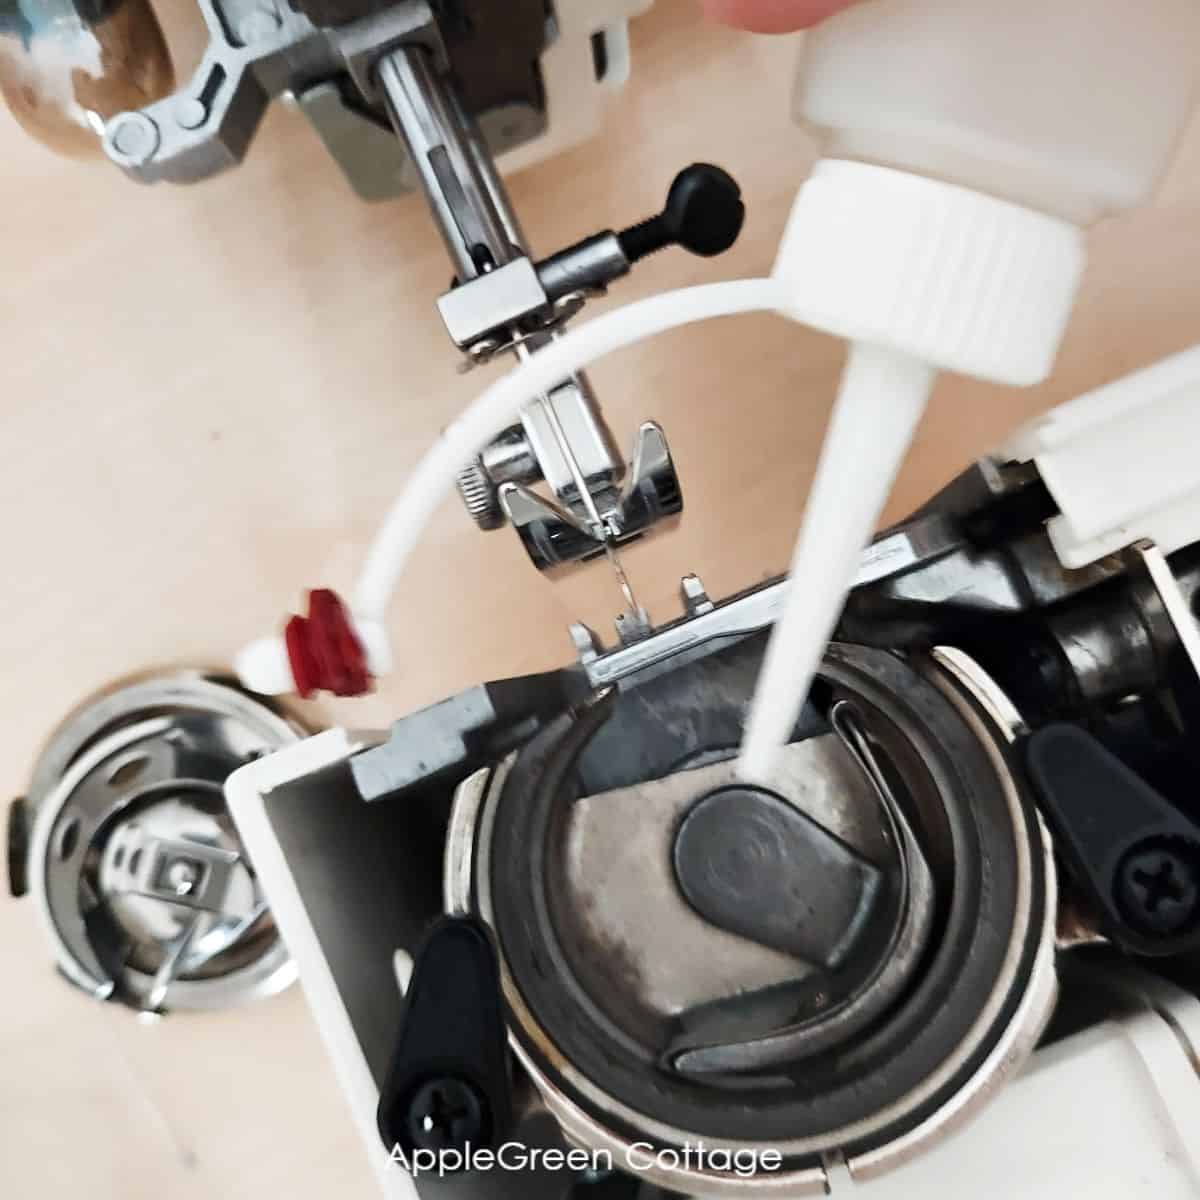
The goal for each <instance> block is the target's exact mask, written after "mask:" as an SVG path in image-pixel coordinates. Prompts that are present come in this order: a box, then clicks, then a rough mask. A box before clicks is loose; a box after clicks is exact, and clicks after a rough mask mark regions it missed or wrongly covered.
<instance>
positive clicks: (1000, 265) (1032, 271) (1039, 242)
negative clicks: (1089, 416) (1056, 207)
mask: <svg viewBox="0 0 1200 1200" xmlns="http://www.w3.org/2000/svg"><path fill="white" fill-rule="evenodd" d="M1084 257H1085V251H1084V242H1083V235H1082V233H1081V231H1080V230H1079V229H1078V228H1077V227H1076V226H1075V225H1072V224H1070V223H1069V222H1067V221H1062V220H1059V219H1058V218H1056V217H1050V216H1046V215H1045V214H1043V213H1039V212H1034V211H1033V210H1032V209H1028V208H1023V207H1022V206H1021V205H1018V204H1011V203H1009V202H1008V201H1005V200H997V199H995V198H994V197H992V196H988V195H984V194H983V193H980V192H973V191H971V190H970V189H968V188H964V187H959V186H957V185H955V184H949V183H943V182H941V181H939V180H936V179H929V178H926V177H925V176H921V175H913V174H910V173H908V172H906V171H897V170H893V169H892V168H890V167H878V166H872V165H870V164H868V163H860V162H850V161H846V160H842V159H823V160H821V161H820V162H818V163H817V165H816V167H815V168H814V169H813V172H812V174H811V175H810V176H809V178H808V180H807V181H806V182H805V183H804V185H803V187H801V189H800V191H799V193H798V194H797V196H796V202H795V204H794V205H793V207H792V213H791V216H790V218H789V219H788V225H787V229H786V231H785V233H784V236H783V241H782V242H781V243H780V247H779V255H778V257H777V259H776V260H775V270H774V276H775V279H776V281H777V282H779V283H780V284H781V285H782V290H783V293H784V299H783V302H782V304H781V311H783V312H784V313H786V314H787V315H788V316H790V317H792V318H793V319H794V320H797V321H800V322H802V323H803V324H805V325H811V326H813V327H815V328H817V329H822V330H825V331H826V332H828V333H832V334H836V335H837V336H839V337H843V338H846V339H848V340H849V341H857V342H873V343H876V344H878V345H883V346H887V347H889V348H891V349H893V350H897V351H900V352H902V353H905V354H909V355H911V356H913V357H914V358H917V359H920V360H922V361H923V362H926V363H929V364H931V365H932V366H935V367H938V368H941V369H943V370H949V371H957V372H960V373H962V374H964V375H972V376H975V377H976V378H979V379H986V380H990V381H992V382H995V383H1005V384H1011V385H1016V386H1027V385H1030V384H1034V383H1039V382H1041V381H1042V380H1043V379H1045V378H1046V376H1047V375H1049V373H1050V369H1051V367H1052V366H1053V364H1054V358H1055V355H1056V354H1057V351H1058V346H1059V342H1060V341H1061V340H1062V335H1063V331H1064V330H1065V328H1066V324H1067V320H1068V318H1069V317H1070V315H1071V308H1072V306H1073V304H1074V301H1075V293H1076V291H1077V289H1078V286H1079V280H1080V277H1081V275H1082V272H1083V265H1084Z"/></svg>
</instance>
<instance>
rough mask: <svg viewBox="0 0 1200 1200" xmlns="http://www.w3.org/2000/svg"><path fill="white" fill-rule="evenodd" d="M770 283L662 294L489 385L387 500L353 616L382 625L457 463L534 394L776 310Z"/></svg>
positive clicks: (599, 321)
mask: <svg viewBox="0 0 1200 1200" xmlns="http://www.w3.org/2000/svg"><path fill="white" fill-rule="evenodd" d="M778 300H779V286H778V284H776V283H775V282H774V280H771V279H739V280H729V281H726V282H723V283H710V284H703V285H701V286H699V287H690V288H680V289H678V290H676V291H672V292H663V293H661V294H660V295H657V296H651V297H649V298H648V299H646V300H639V301H636V302H635V303H633V304H628V305H625V306H624V307H623V308H618V309H615V310H614V311H612V312H609V313H605V314H604V315H603V316H600V317H597V318H595V319H594V320H592V321H589V322H588V323H587V324H586V325H580V326H579V327H577V328H576V329H573V330H571V331H570V332H569V333H566V334H564V335H563V336H562V337H561V338H559V339H558V340H557V341H554V342H551V343H550V344H549V345H548V346H545V347H544V348H543V349H541V350H539V351H538V352H537V353H536V354H534V355H532V356H531V357H530V358H528V359H526V360H525V361H524V362H523V363H521V364H520V365H519V366H517V367H516V368H514V369H513V370H512V371H510V372H509V373H508V374H507V375H505V376H504V377H503V378H501V379H498V380H497V381H496V382H495V383H493V384H492V385H491V386H490V387H489V388H488V389H487V391H485V392H484V393H483V394H482V395H481V396H480V397H479V398H478V399H477V400H475V401H474V403H473V404H471V405H470V407H469V408H468V409H467V410H466V411H465V412H464V413H463V414H462V416H460V417H458V418H457V419H456V420H454V421H453V422H452V423H451V424H450V425H448V426H447V427H446V428H445V430H444V431H443V433H442V435H441V437H439V438H438V440H437V441H436V442H435V443H434V444H433V446H431V447H430V449H429V450H428V451H427V452H426V453H425V456H424V457H423V458H422V459H421V461H420V462H419V463H418V464H417V466H416V469H415V470H414V471H413V472H412V474H411V475H410V476H409V478H408V482H407V483H406V484H405V486H404V490H403V491H402V492H401V493H400V495H399V496H398V497H397V499H396V501H395V502H394V503H393V505H392V507H391V509H390V511H389V512H388V514H387V517H386V518H385V519H384V522H383V525H382V527H381V528H380V530H379V532H378V534H376V536H375V540H374V542H373V543H372V544H371V549H370V551H369V552H368V554H367V560H366V562H365V563H364V565H363V569H362V572H361V574H360V575H359V578H358V586H357V588H356V590H355V593H354V600H353V604H352V611H353V613H354V616H355V618H356V619H357V620H358V621H360V622H369V623H376V622H382V621H383V619H384V615H385V613H386V612H387V608H388V605H389V604H390V602H391V599H392V594H393V593H394V592H395V590H396V583H397V581H398V579H399V578H400V573H401V572H402V571H403V569H404V565H405V563H406V562H407V561H408V558H409V555H410V554H411V553H412V552H413V549H414V548H415V546H416V544H417V542H418V541H420V538H421V535H422V533H423V531H424V529H425V525H426V524H427V522H428V521H429V518H430V517H431V516H432V515H433V512H434V510H435V509H436V508H437V506H438V504H439V503H440V502H441V500H442V498H443V496H445V494H446V493H447V492H448V491H449V490H450V488H451V487H452V485H453V483H454V479H455V476H456V475H457V473H458V471H459V469H460V468H461V466H462V464H463V463H464V462H466V461H467V460H468V459H469V458H470V457H471V455H473V454H476V453H478V452H479V448H480V447H481V446H483V445H485V444H486V443H487V442H488V441H489V440H490V439H491V438H493V437H495V436H496V434H498V433H500V431H501V430H503V429H504V428H505V426H507V425H509V424H510V423H511V422H512V420H513V419H514V417H516V415H517V414H518V413H519V412H520V410H521V409H522V408H523V407H524V406H525V405H526V404H528V403H529V402H530V401H531V400H532V399H533V398H534V397H535V396H537V395H539V394H540V393H542V392H544V391H546V390H547V389H548V388H550V387H552V386H553V385H554V384H556V383H559V382H560V381H561V380H563V379H565V378H566V377H567V376H569V375H570V374H571V373H572V372H574V371H578V370H581V369H582V368H583V367H585V366H587V365H588V364H589V363H591V362H593V361H594V360H595V359H597V358H600V357H602V356H603V355H605V354H608V353H610V352H611V351H613V350H619V349H621V348H622V347H624V346H632V345H633V344H635V343H636V342H640V341H643V340H644V339H646V338H649V337H653V336H654V335H655V334H657V333H662V332H664V331H665V330H668V329H673V328H675V327H676V326H679V325H688V324H691V323H692V322H694V321H703V320H707V319H709V318H711V317H723V316H730V315H733V314H735V313H745V312H756V311H761V310H764V309H774V308H776V306H777V304H778Z"/></svg>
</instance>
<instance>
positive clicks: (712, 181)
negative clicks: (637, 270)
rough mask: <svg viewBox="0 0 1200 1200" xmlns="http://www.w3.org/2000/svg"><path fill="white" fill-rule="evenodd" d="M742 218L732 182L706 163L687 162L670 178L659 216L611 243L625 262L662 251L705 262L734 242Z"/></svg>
mask: <svg viewBox="0 0 1200 1200" xmlns="http://www.w3.org/2000/svg"><path fill="white" fill-rule="evenodd" d="M745 217H746V206H745V205H744V204H743V203H742V189H741V188H739V187H738V185H737V180H735V179H734V178H733V176H732V175H730V174H729V173H728V172H726V171H722V170H721V168H720V167H714V166H713V165H712V164H711V163H693V164H692V165H691V166H690V167H685V168H684V169H683V170H682V171H680V172H679V174H678V175H676V176H675V181H674V182H673V183H672V184H671V190H670V191H669V192H668V193H667V203H666V207H665V208H664V209H663V210H662V212H661V213H659V214H658V216H656V217H650V218H649V220H646V221H642V222H641V223H640V224H638V225H633V226H631V227H630V228H629V229H626V230H625V231H624V232H622V233H619V234H617V240H618V241H619V242H620V243H621V249H622V250H623V251H624V253H625V257H626V258H628V259H629V261H630V262H631V263H635V262H637V261H638V259H640V258H645V257H646V255H647V254H653V253H654V252H655V251H656V250H662V249H664V248H665V247H667V246H682V247H683V248H684V249H685V250H690V251H691V252H692V253H693V254H700V255H703V256H704V257H705V258H711V257H712V256H713V255H714V254H721V253H723V252H724V251H726V250H728V249H729V247H730V246H732V245H733V243H734V242H736V241H737V238H738V234H739V233H741V231H742V222H743V221H744V220H745Z"/></svg>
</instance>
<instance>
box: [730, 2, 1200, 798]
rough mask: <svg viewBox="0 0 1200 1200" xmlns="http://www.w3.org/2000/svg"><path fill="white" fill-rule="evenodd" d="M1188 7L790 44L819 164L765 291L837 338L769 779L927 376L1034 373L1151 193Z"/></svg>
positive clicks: (1017, 17) (840, 29)
mask: <svg viewBox="0 0 1200 1200" xmlns="http://www.w3.org/2000/svg"><path fill="white" fill-rule="evenodd" d="M1198 77H1200V0H1138V2H1137V3H1131V2H1129V0H867V2H866V3H861V4H856V5H854V6H852V7H851V8H849V9H847V10H845V11H844V12H842V13H840V14H838V15H837V16H836V17H833V18H832V19H830V20H829V21H827V22H826V23H825V24H823V25H822V26H820V27H818V28H817V29H816V30H814V31H813V32H811V33H810V34H809V35H808V36H807V40H806V43H805V47H804V52H803V54H802V60H801V71H800V76H799V81H798V84H797V88H796V94H795V114H796V116H797V118H798V119H800V120H801V121H803V122H805V123H806V124H807V125H808V126H809V127H810V128H812V129H813V130H814V131H815V132H816V134H817V136H818V139H819V141H820V143H821V145H822V149H823V153H824V157H823V158H822V159H821V160H820V161H819V162H818V163H817V165H816V167H815V169H814V170H813V172H812V175H811V176H810V177H809V179H808V180H807V181H806V182H805V184H804V185H803V186H802V187H801V189H800V192H799V194H798V196H797V198H796V202H795V205H794V207H793V210H792V214H791V217H790V218H789V222H788V227H787V231H786V233H785V235H784V238H783V241H782V243H781V246H780V250H779V255H778V258H777V260H776V265H775V271H774V275H775V278H776V280H777V281H779V282H780V284H781V285H782V291H783V294H784V297H785V298H784V301H783V304H782V307H783V310H784V311H785V312H787V313H788V314H789V315H790V316H792V317H794V318H795V319H796V320H799V321H802V322H803V323H805V324H808V325H813V326H815V327H817V328H819V329H824V330H826V331H828V332H830V333H834V334H837V335H839V336H841V337H844V338H846V339H848V340H849V341H850V342H851V343H852V345H851V349H850V356H849V360H848V363H847V367H846V373H845V375H844V376H843V380H842V386H841V390H840V393H839V396H838V400H837V403H836V405H835V408H834V413H833V417H832V419H831V423H830V429H829V433H828V435H827V438H826V443H825V447H824V449H823V452H822V456H821V461H820V464H819V466H818V470H817V476H816V479H815V480H814V483H813V488H812V491H811V493H810V497H809V502H808V506H807V509H806V511H805V516H804V521H803V524H802V527H801V531H800V535H799V537H798V539H797V543H796V549H795V553H794V555H793V559H792V565H791V579H792V585H791V588H790V590H789V596H788V600H787V604H786V606H785V610H784V614H783V616H782V617H781V619H780V622H779V624H778V626H777V628H776V630H775V635H774V636H773V638H772V640H771V644H770V647H769V649H768V652H767V657H766V660H765V662H764V666H763V670H762V673H761V675H760V678H759V685H758V692H757V694H756V697H755V703H754V706H753V709H752V712H751V716H750V722H749V726H748V729H747V734H746V740H745V742H744V743H743V750H742V756H741V764H740V769H741V773H742V774H743V776H744V777H746V778H747V779H749V780H753V781H757V782H767V781H768V780H769V778H770V776H771V774H772V768H773V764H774V761H775V755H776V752H777V750H778V748H779V746H781V745H782V744H783V743H784V742H786V741H787V739H788V736H789V734H790V731H791V729H792V728H793V727H794V725H795V722H796V718H797V716H798V713H799V709H800V706H801V704H802V703H803V700H804V696H805V694H806V692H807V689H808V686H809V684H810V682H811V680H812V677H813V674H814V672H815V671H816V668H817V665H818V663H819V661H820V657H821V654H822V653H823V651H824V647H825V644H826V643H827V641H828V640H829V637H830V636H831V634H832V632H833V628H834V625H835V623H836V621H837V618H838V615H839V613H840V610H841V606H842V603H843V601H844V597H845V594H846V591H847V590H848V588H849V586H850V584H851V582H852V579H853V575H854V571H855V568H856V564H857V561H858V556H859V553H860V552H861V550H862V548H863V546H864V545H865V544H866V542H867V541H869V540H870V538H871V536H872V534H873V532H874V529H875V526H876V523H877V521H878V519H879V514H880V511H881V510H882V507H883V504H884V502H885V501H886V499H887V496H888V493H889V491H890V489H891V485H892V482H893V480H894V478H895V474H896V471H897V470H898V468H899V465H900V463H901V462H902V460H903V457H904V454H905V452H906V450H907V447H908V443H909V441H910V440H911V437H912V434H913V431H914V430H915V428H916V425H917V423H918V422H919V420H920V416H921V413H922V411H923V409H924V405H925V401H926V398H927V396H928V393H929V390H930V388H931V386H932V383H933V380H934V377H935V373H936V371H937V370H939V369H946V370H953V371H959V372H962V373H964V374H968V375H972V376H975V377H977V378H981V379H987V380H991V381H994V382H998V383H1006V384H1012V385H1019V386H1025V385H1030V384H1035V383H1039V382H1041V381H1042V380H1043V379H1045V378H1046V376H1047V375H1048V374H1049V373H1050V370H1051V368H1052V366H1053V363H1054V358H1055V355H1056V354H1057V351H1058V346H1059V343H1060V341H1061V339H1062V334H1063V331H1064V329H1065V328H1066V324H1067V321H1068V318H1069V317H1070V313H1071V309H1072V307H1073V304H1074V300H1075V294H1076V291H1077V290H1078V284H1079V279H1080V276H1081V274H1082V271H1083V265H1084V259H1085V249H1084V236H1083V230H1084V229H1085V228H1086V227H1087V226H1088V225H1090V224H1092V223H1093V222H1095V221H1097V220H1098V219H1100V218H1102V217H1104V216H1108V215H1111V214H1115V213H1120V212H1123V211H1125V210H1127V209H1129V208H1132V207H1134V206H1136V205H1138V204H1139V203H1141V202H1142V201H1143V200H1145V199H1146V198H1147V196H1148V195H1149V194H1150V193H1151V192H1152V190H1153V189H1154V187H1155V185H1156V184H1157V182H1158V180H1159V178H1160V177H1161V175H1162V174H1163V173H1164V171H1165V170H1166V168H1167V166H1168V165H1169V163H1170V160H1171V156H1172V152H1173V149H1174V146H1175V144H1176V142H1177V140H1178V138H1179V136H1180V133H1181V131H1182V130H1183V127H1184V125H1185V124H1186V122H1187V119H1188V117H1189V115H1190V113H1191V110H1192V107H1193V104H1194V101H1195V97H1196V91H1197V81H1198Z"/></svg>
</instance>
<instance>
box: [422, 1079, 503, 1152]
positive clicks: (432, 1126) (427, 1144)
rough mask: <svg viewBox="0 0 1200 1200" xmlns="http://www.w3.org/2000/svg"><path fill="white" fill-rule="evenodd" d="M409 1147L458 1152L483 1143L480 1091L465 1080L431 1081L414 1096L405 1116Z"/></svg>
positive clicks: (482, 1114) (482, 1109) (424, 1084)
mask: <svg viewBox="0 0 1200 1200" xmlns="http://www.w3.org/2000/svg"><path fill="white" fill-rule="evenodd" d="M404 1129H405V1131H406V1133H407V1134H408V1142H409V1144H410V1145H411V1146H412V1147H413V1148H414V1149H416V1150H433V1151H438V1150H461V1149H463V1148H464V1147H465V1146H466V1144H467V1143H468V1142H475V1143H476V1144H480V1143H482V1142H483V1141H484V1140H485V1138H484V1108H483V1101H482V1099H481V1098H480V1095H479V1091H478V1089H477V1088H475V1087H474V1086H473V1085H472V1084H470V1083H467V1081H466V1080H464V1079H455V1078H453V1077H446V1078H443V1079H430V1080H428V1081H426V1082H425V1083H423V1084H421V1085H420V1086H419V1087H418V1088H417V1089H416V1090H415V1091H414V1092H413V1093H412V1097H411V1099H410V1100H409V1102H408V1105H407V1108H406V1111H405V1114H404Z"/></svg>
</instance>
